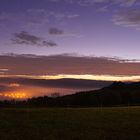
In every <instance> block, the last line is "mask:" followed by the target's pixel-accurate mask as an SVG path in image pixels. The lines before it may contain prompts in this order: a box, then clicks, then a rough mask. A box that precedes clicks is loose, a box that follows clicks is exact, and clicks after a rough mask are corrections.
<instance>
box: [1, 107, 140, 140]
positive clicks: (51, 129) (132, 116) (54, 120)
mask: <svg viewBox="0 0 140 140" xmlns="http://www.w3.org/2000/svg"><path fill="white" fill-rule="evenodd" d="M0 140H140V107H130V108H127V107H126V108H125V107H120V108H119V107H116V108H85V109H81V108H73V109H72V108H63V109H62V108H61V109H55V108H54V109H53V108H52V109H43V108H38V109H1V110H0Z"/></svg>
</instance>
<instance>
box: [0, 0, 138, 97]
mask: <svg viewBox="0 0 140 140" xmlns="http://www.w3.org/2000/svg"><path fill="white" fill-rule="evenodd" d="M0 77H1V79H0V98H1V99H3V98H13V97H15V98H26V97H32V96H38V95H46V94H47V95H48V94H51V93H53V92H60V93H63V94H67V93H72V92H75V91H80V90H89V89H97V88H100V87H103V86H105V85H108V84H110V82H111V81H140V1H139V0H0ZM63 78H65V79H64V81H63V82H62V81H59V80H60V79H63ZM69 78H70V79H71V80H72V79H73V81H70V80H69ZM78 79H79V80H78ZM30 80H32V82H31V81H30ZM36 80H37V81H36ZM42 80H43V83H42ZM49 80H50V81H49ZM21 81H22V82H21ZM23 81H24V82H23ZM29 81H30V82H31V83H30V82H29ZM81 82H82V84H81ZM93 82H94V83H93ZM50 83H51V84H50ZM65 83H66V84H65ZM80 85H81V86H80ZM91 85H93V86H91ZM35 87H36V88H35ZM62 89H63V90H62Z"/></svg>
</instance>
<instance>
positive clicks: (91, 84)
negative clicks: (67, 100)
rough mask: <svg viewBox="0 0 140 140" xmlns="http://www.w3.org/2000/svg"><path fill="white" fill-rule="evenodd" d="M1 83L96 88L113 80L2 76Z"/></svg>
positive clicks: (0, 87) (2, 88)
mask: <svg viewBox="0 0 140 140" xmlns="http://www.w3.org/2000/svg"><path fill="white" fill-rule="evenodd" d="M0 83H4V84H11V83H17V84H20V85H26V86H40V87H49V88H72V89H82V88H83V89H96V88H101V87H104V86H107V85H109V84H111V83H112V82H109V81H96V80H82V79H55V80H52V79H50V80H49V79H48V80H44V79H42V80H41V79H29V78H6V77H5V78H1V79H0ZM0 89H1V90H3V91H4V90H5V89H9V87H6V86H0Z"/></svg>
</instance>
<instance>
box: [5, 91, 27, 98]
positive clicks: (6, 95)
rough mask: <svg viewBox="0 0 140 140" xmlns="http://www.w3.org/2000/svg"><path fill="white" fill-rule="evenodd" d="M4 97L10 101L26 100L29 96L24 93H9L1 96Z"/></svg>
mask: <svg viewBox="0 0 140 140" xmlns="http://www.w3.org/2000/svg"><path fill="white" fill-rule="evenodd" d="M3 96H4V97H8V98H11V99H27V98H29V96H28V95H27V94H26V93H24V92H11V93H5V94H3Z"/></svg>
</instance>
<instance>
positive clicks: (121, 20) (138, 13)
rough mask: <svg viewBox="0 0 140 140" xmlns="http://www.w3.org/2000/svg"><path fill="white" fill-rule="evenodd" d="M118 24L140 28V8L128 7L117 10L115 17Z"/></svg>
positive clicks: (114, 19) (114, 20)
mask: <svg viewBox="0 0 140 140" xmlns="http://www.w3.org/2000/svg"><path fill="white" fill-rule="evenodd" d="M113 22H114V23H115V24H116V25H122V26H125V27H135V28H140V9H127V10H121V11H119V12H117V13H116V14H115V15H114V17H113Z"/></svg>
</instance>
